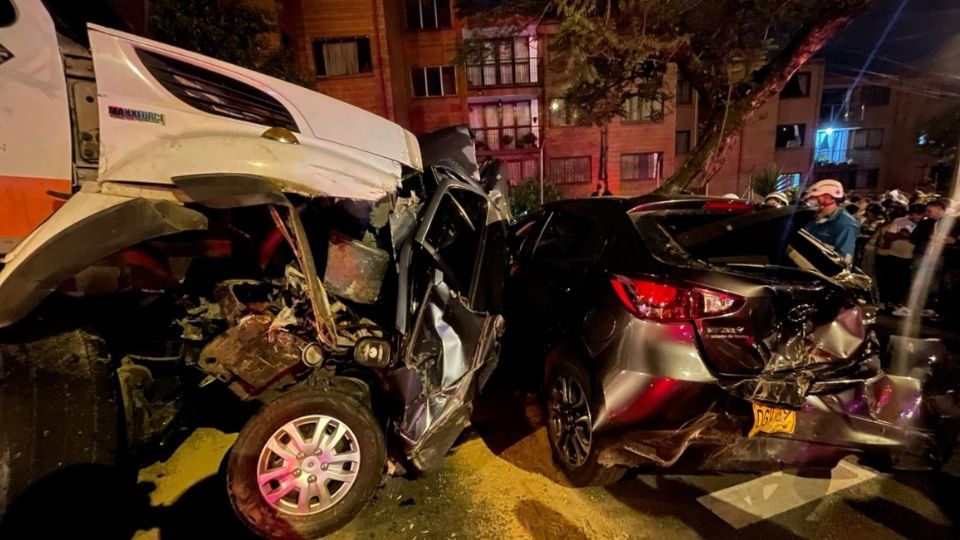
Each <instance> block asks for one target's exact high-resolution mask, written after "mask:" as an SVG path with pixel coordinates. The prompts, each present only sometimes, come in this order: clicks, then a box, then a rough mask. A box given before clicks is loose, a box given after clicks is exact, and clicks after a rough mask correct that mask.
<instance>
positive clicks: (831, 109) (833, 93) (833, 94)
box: [820, 88, 850, 125]
mask: <svg viewBox="0 0 960 540" xmlns="http://www.w3.org/2000/svg"><path fill="white" fill-rule="evenodd" d="M846 101H847V89H846V88H828V89H825V90H824V91H823V94H822V95H821V97H820V123H821V124H826V125H833V124H835V123H837V122H846V121H847V120H848V119H849V117H850V112H849V107H848V106H847V104H846Z"/></svg>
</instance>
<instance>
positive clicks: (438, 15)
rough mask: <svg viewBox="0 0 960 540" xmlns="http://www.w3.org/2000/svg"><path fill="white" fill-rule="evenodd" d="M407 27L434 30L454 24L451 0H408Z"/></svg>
mask: <svg viewBox="0 0 960 540" xmlns="http://www.w3.org/2000/svg"><path fill="white" fill-rule="evenodd" d="M406 3H407V28H408V29H410V30H433V29H435V28H450V27H451V26H453V24H452V22H453V21H452V18H451V15H450V0H406Z"/></svg>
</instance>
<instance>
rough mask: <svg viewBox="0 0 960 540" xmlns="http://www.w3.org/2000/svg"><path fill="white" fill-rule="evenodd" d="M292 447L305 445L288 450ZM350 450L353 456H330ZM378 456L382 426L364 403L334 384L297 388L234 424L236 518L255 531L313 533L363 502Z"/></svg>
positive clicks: (378, 468) (342, 520)
mask: <svg viewBox="0 0 960 540" xmlns="http://www.w3.org/2000/svg"><path fill="white" fill-rule="evenodd" d="M311 427H312V430H311ZM291 428H292V429H295V430H296V431H297V433H298V434H299V435H300V438H299V439H295V436H294V435H293V433H292V431H290V430H291ZM318 432H321V433H322V435H320V437H319V438H318V437H317V433H318ZM325 441H326V444H325ZM268 445H270V446H269V447H268ZM311 445H313V447H311ZM298 447H299V449H302V450H306V451H305V452H299V453H297V454H296V455H294V453H293V450H296V449H298ZM288 451H290V452H289V453H288ZM354 453H356V460H355V461H349V460H343V461H340V460H338V459H337V457H338V456H341V457H343V456H347V455H353V454H354ZM311 454H313V455H311ZM328 460H329V464H328ZM385 463H386V448H385V444H384V435H383V430H382V429H381V428H380V426H379V425H378V423H377V421H376V419H375V418H374V416H373V414H372V412H371V411H370V409H369V408H368V407H367V406H365V405H364V404H362V403H361V402H360V401H357V400H356V399H355V398H353V397H351V396H350V395H348V394H347V393H344V392H340V391H338V390H335V389H329V390H326V391H323V392H305V391H296V392H292V393H290V394H287V395H285V396H282V397H280V398H278V399H277V400H275V401H272V402H271V403H269V404H268V405H266V406H265V407H264V408H263V409H261V410H260V412H258V413H257V414H256V415H255V416H254V417H253V418H251V419H250V421H249V422H247V424H246V425H245V426H244V428H243V429H242V430H241V431H240V435H239V437H237V441H236V443H235V444H234V446H233V448H232V450H231V451H230V458H229V462H228V465H227V491H228V494H229V496H230V501H231V504H232V505H233V508H234V510H235V511H236V513H237V515H238V516H239V517H240V519H241V521H243V522H244V523H245V524H246V525H247V526H248V527H249V528H250V529H251V530H253V531H254V532H256V533H257V534H259V535H261V536H264V537H267V538H297V539H300V538H317V537H320V536H323V535H325V534H329V533H331V532H333V531H335V530H337V529H339V528H340V527H342V526H344V525H346V524H347V523H348V522H349V521H350V520H352V519H353V518H354V517H355V516H356V515H357V514H358V513H359V512H360V511H361V510H362V509H363V507H364V506H366V504H367V502H368V501H369V500H370V498H371V496H372V495H373V493H374V491H375V490H376V488H377V487H378V486H379V484H380V481H381V479H382V477H383V471H384V466H385ZM328 467H329V470H328ZM334 468H336V469H337V470H334ZM283 471H286V472H283ZM274 475H278V476H276V478H272V479H270V477H271V476H274ZM328 475H329V476H328ZM261 478H262V479H264V482H261ZM346 478H349V479H350V480H349V482H347V481H341V479H346ZM261 483H263V487H262V488H261ZM290 485H295V487H293V488H292V489H290V488H289V486H290ZM301 486H306V487H301ZM320 486H322V489H323V490H324V491H323V492H321V491H320V490H321V487H320ZM344 488H346V491H345V492H344V493H342V494H341V490H344ZM284 490H287V494H286V495H285V496H283V497H280V498H279V499H276V497H277V496H278V494H280V493H282V492H283V491H284ZM304 493H305V494H306V495H305V496H306V498H307V502H306V505H304V504H303V499H302V498H301V497H304ZM268 496H270V497H271V498H274V500H273V501H272V502H271V501H268V499H267V497H268Z"/></svg>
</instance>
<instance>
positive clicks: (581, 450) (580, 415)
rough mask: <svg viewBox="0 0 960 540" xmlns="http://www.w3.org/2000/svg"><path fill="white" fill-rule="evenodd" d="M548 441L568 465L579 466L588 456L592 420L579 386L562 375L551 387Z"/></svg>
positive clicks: (584, 396) (584, 395) (575, 381)
mask: <svg viewBox="0 0 960 540" xmlns="http://www.w3.org/2000/svg"><path fill="white" fill-rule="evenodd" d="M547 416H548V421H549V422H550V435H551V436H550V442H551V444H553V446H554V449H556V451H557V454H558V455H559V456H560V457H561V458H562V459H563V460H564V461H566V462H567V463H568V464H569V465H572V466H574V467H579V466H581V465H583V464H584V462H586V460H587V456H589V455H590V443H591V439H592V433H593V430H592V426H593V420H592V418H591V416H590V405H589V404H588V403H587V397H586V394H585V393H584V391H583V387H581V386H580V383H579V382H578V381H577V380H575V379H573V378H571V377H569V376H567V375H565V374H561V375H560V376H558V377H557V378H556V379H555V380H554V382H553V386H552V387H551V388H550V397H549V403H548V411H547Z"/></svg>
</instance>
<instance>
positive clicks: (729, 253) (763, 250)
mask: <svg viewBox="0 0 960 540" xmlns="http://www.w3.org/2000/svg"><path fill="white" fill-rule="evenodd" d="M812 217H813V213H812V212H811V211H807V210H799V211H798V210H795V209H792V208H783V209H776V210H757V211H751V212H746V213H729V212H704V211H677V212H657V213H653V214H641V215H639V216H637V218H636V219H637V225H638V227H641V228H649V227H654V228H656V229H657V230H658V231H659V232H661V233H662V234H665V235H666V236H667V237H668V238H669V240H670V241H671V242H670V243H671V244H672V246H676V247H679V248H680V249H681V250H682V251H683V252H684V253H685V254H687V255H688V256H690V257H693V258H695V259H699V260H702V261H704V262H708V263H710V264H714V265H774V266H786V267H794V268H802V269H805V270H814V271H817V272H820V273H823V274H825V275H830V276H832V275H836V274H837V273H839V272H840V271H841V270H842V269H843V266H842V263H840V261H839V259H838V258H837V257H836V255H835V254H833V252H832V250H831V249H830V248H829V247H827V246H825V245H824V244H822V243H820V242H819V241H817V240H816V239H815V238H813V237H812V236H810V235H809V234H807V233H805V232H804V231H802V230H801V229H802V227H803V225H804V224H806V223H807V221H809V219H811V218H812ZM658 247H660V246H659V245H658V244H657V243H656V242H653V248H654V250H655V251H657V249H656V248H658Z"/></svg>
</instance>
